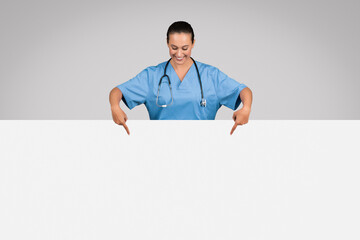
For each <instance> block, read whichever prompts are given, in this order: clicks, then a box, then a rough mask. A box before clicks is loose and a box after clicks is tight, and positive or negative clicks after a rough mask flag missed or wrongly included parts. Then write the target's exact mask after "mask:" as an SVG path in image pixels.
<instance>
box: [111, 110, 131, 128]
mask: <svg viewBox="0 0 360 240" xmlns="http://www.w3.org/2000/svg"><path fill="white" fill-rule="evenodd" d="M111 112H112V118H113V120H114V122H115V123H116V124H118V125H123V126H124V128H125V130H126V132H127V134H128V135H130V131H129V128H128V126H127V125H126V123H125V122H126V121H127V120H128V118H127V116H126V114H125V112H124V111H123V110H122V109H121V108H120V106H114V107H111Z"/></svg>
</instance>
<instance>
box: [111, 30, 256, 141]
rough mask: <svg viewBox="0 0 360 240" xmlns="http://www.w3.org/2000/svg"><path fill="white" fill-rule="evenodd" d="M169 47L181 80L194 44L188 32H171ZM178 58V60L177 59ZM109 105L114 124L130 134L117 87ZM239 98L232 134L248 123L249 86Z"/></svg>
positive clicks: (250, 96)
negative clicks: (240, 104)
mask: <svg viewBox="0 0 360 240" xmlns="http://www.w3.org/2000/svg"><path fill="white" fill-rule="evenodd" d="M167 45H168V48H169V54H170V57H171V60H170V63H171V65H172V66H173V68H174V69H175V72H176V73H177V75H178V77H179V79H180V80H181V81H182V80H183V78H184V77H185V75H186V73H187V72H188V71H189V69H190V67H191V65H192V64H193V61H192V60H191V58H190V56H191V50H192V49H193V47H194V45H195V39H194V42H192V41H191V34H190V33H172V34H170V35H169V41H168V42H167ZM178 58H179V59H180V60H178ZM109 98H110V105H111V111H112V117H113V120H114V122H115V123H116V124H118V125H122V126H123V127H124V129H125V130H126V132H127V134H128V135H130V130H129V128H128V126H127V125H126V121H127V120H128V117H127V115H126V114H125V112H124V111H123V110H122V109H121V108H120V104H119V103H120V100H121V98H122V93H121V91H120V89H119V88H117V87H115V88H114V89H113V90H111V92H110V97H109ZM240 99H241V101H242V103H243V107H242V108H241V109H239V110H237V111H235V112H234V114H233V116H232V119H233V120H234V122H235V123H234V125H233V127H232V129H231V131H230V135H232V134H233V132H234V131H235V129H236V127H237V126H238V125H244V124H246V123H248V121H249V116H250V112H251V104H252V92H251V90H250V89H249V88H244V89H243V90H242V91H241V92H240Z"/></svg>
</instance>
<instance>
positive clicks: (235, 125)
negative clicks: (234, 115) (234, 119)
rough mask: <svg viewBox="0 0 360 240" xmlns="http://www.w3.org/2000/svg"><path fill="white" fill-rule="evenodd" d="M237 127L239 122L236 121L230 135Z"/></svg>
mask: <svg viewBox="0 0 360 240" xmlns="http://www.w3.org/2000/svg"><path fill="white" fill-rule="evenodd" d="M236 127H237V124H236V123H235V124H234V126H233V127H232V129H231V132H230V135H232V134H233V132H234V131H235V129H236Z"/></svg>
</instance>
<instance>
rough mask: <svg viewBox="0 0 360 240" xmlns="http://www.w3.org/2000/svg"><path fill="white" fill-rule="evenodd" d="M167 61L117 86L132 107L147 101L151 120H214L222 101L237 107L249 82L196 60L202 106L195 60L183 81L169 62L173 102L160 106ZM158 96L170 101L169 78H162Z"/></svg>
mask: <svg viewBox="0 0 360 240" xmlns="http://www.w3.org/2000/svg"><path fill="white" fill-rule="evenodd" d="M166 63H167V61H165V62H162V63H160V64H158V65H156V66H150V67H147V68H145V69H144V70H142V71H141V72H140V73H139V74H137V75H136V76H135V77H133V78H131V79H130V80H128V81H126V82H124V83H122V84H120V85H118V86H117V87H118V88H119V89H120V90H121V92H122V95H123V97H122V100H123V102H124V103H125V105H126V106H127V107H128V108H129V109H132V108H134V107H135V106H137V105H140V104H145V106H146V108H147V110H148V113H149V117H150V119H151V120H214V119H215V116H216V113H217V111H218V110H219V108H220V107H221V106H222V105H224V106H226V107H228V108H230V109H232V110H236V109H237V108H238V106H239V105H240V103H241V99H240V96H239V95H240V92H241V90H242V89H244V88H246V85H245V84H241V83H239V82H237V81H236V80H234V79H232V78H230V77H229V76H227V75H226V74H224V73H223V72H222V71H220V70H219V69H218V68H216V67H213V66H211V65H208V64H205V63H201V62H199V61H196V64H197V67H198V69H199V74H200V77H201V81H202V87H203V92H204V98H205V99H206V107H202V106H200V102H201V88H200V83H199V79H198V76H197V72H196V68H195V64H194V63H192V65H191V66H190V68H189V70H188V72H187V73H186V75H185V77H184V78H183V80H182V81H180V79H179V77H178V75H177V73H176V71H175V69H174V68H173V66H172V65H171V64H170V63H169V65H168V67H167V69H166V73H167V75H168V76H169V77H170V81H171V89H172V95H173V103H172V104H171V105H170V106H168V107H164V108H163V107H159V106H157V105H156V97H157V93H158V87H159V81H160V78H161V77H162V76H163V74H164V68H165V65H166ZM158 100H159V103H160V104H168V103H170V102H171V94H170V90H169V84H168V81H167V80H166V78H163V81H162V83H161V87H160V94H159V98H158Z"/></svg>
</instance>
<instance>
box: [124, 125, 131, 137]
mask: <svg viewBox="0 0 360 240" xmlns="http://www.w3.org/2000/svg"><path fill="white" fill-rule="evenodd" d="M123 126H124V128H125V130H126V132H127V134H128V135H130V131H129V128H128V126H127V125H126V123H124V124H123Z"/></svg>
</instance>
